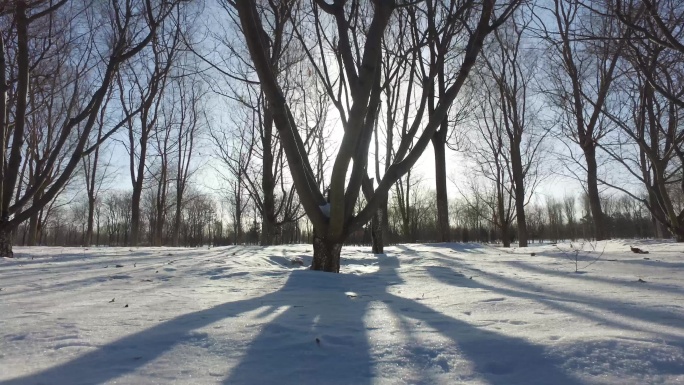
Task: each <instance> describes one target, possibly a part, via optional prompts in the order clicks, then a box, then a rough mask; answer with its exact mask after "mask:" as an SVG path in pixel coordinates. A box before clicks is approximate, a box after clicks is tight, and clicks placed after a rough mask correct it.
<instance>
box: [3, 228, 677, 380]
mask: <svg viewBox="0 0 684 385" xmlns="http://www.w3.org/2000/svg"><path fill="white" fill-rule="evenodd" d="M630 246H638V247H640V248H642V249H644V250H648V251H649V254H647V255H644V254H633V253H631V252H630V249H629V247H630ZM386 251H387V253H386V254H383V255H373V254H371V253H370V248H367V247H344V248H343V250H342V253H343V255H342V258H343V260H342V264H343V265H342V274H329V273H321V272H313V271H310V270H308V269H307V268H306V267H307V266H308V265H309V264H310V262H311V253H312V247H311V246H310V245H292V246H271V247H256V246H229V247H223V248H212V249H208V248H203V249H176V248H136V249H129V248H90V249H83V248H46V247H31V248H21V247H16V248H15V255H16V257H17V258H15V259H13V260H10V259H4V260H0V385H19V384H21V385H24V384H88V385H90V384H300V385H309V384H311V385H324V384H354V385H371V384H388V385H389V384H468V385H475V384H477V385H484V384H487V385H515V384H521V385H522V384H525V385H529V384H550V385H578V384H684V282H683V279H682V278H684V245H679V244H675V243H667V242H655V241H651V242H635V241H609V242H599V243H598V244H593V245H590V244H587V243H585V244H572V245H571V244H570V243H564V244H558V245H541V246H534V247H529V248H525V249H503V248H497V247H490V246H483V245H478V244H434V245H397V246H393V247H388V248H386ZM532 253H534V255H531V254H532ZM302 264H303V266H302Z"/></svg>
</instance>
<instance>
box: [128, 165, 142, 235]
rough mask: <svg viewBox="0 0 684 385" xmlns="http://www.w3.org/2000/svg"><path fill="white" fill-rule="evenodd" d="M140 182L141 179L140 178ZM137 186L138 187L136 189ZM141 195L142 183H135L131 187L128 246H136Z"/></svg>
mask: <svg viewBox="0 0 684 385" xmlns="http://www.w3.org/2000/svg"><path fill="white" fill-rule="evenodd" d="M140 182H142V178H140ZM138 186H140V187H139V188H138ZM141 194H142V183H136V184H135V186H134V187H133V195H132V196H131V235H130V238H129V245H130V246H138V241H139V233H140V196H141Z"/></svg>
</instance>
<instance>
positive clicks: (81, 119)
mask: <svg viewBox="0 0 684 385" xmlns="http://www.w3.org/2000/svg"><path fill="white" fill-rule="evenodd" d="M173 6H175V3H174V2H161V3H159V4H157V2H153V1H146V2H145V3H137V2H133V1H123V2H121V1H114V2H112V3H99V4H98V5H97V6H94V7H90V6H89V5H87V4H85V5H82V4H77V3H71V2H67V1H66V0H62V1H59V2H54V3H48V4H46V3H45V2H43V1H35V2H28V1H15V2H11V3H7V2H5V3H3V4H2V5H0V15H2V16H0V17H1V18H2V24H3V25H11V28H12V29H13V31H14V32H16V33H15V34H14V35H12V36H13V37H12V38H11V39H10V40H8V41H5V38H4V36H3V38H2V39H0V40H3V42H2V43H0V57H2V60H0V62H1V63H2V64H0V67H1V68H0V73H1V75H0V77H1V78H0V84H2V85H3V87H4V89H3V90H2V92H0V94H2V95H3V97H0V122H2V123H1V125H0V132H2V134H3V135H1V136H2V138H3V143H2V144H3V145H2V151H3V153H2V156H1V157H0V158H1V159H2V163H3V164H2V165H0V166H2V167H0V169H2V170H3V175H2V178H0V180H1V181H2V182H1V183H2V195H1V197H0V207H1V210H0V211H1V213H0V256H5V257H10V256H12V248H11V241H10V237H9V235H10V233H11V231H12V230H13V229H15V228H16V227H17V226H18V225H19V224H20V223H22V222H23V221H25V220H26V219H28V218H30V217H31V216H33V215H35V214H36V212H38V211H40V210H41V209H43V207H45V206H46V205H47V204H48V203H49V202H50V201H52V200H53V199H54V198H55V196H56V195H57V194H58V193H59V192H60V191H61V190H62V189H63V187H64V186H65V184H66V183H67V182H68V181H69V180H70V179H71V176H72V174H73V172H74V171H75V169H76V168H77V166H78V165H79V164H80V161H81V158H82V156H83V155H84V154H86V153H88V152H89V151H91V150H93V146H91V147H90V148H87V147H86V145H87V142H88V139H89V138H90V133H91V131H92V129H93V127H94V126H95V123H96V121H97V117H98V114H99V112H100V110H101V108H102V105H103V102H104V100H105V98H106V95H107V93H108V91H109V89H110V87H112V84H113V79H114V78H115V77H116V74H117V72H118V69H119V67H120V65H121V64H122V63H125V62H126V61H128V60H129V59H130V58H132V57H134V56H136V55H137V54H138V53H139V52H140V51H142V50H143V49H144V48H145V47H146V46H147V44H148V43H149V42H150V41H151V40H152V38H153V37H154V36H155V35H156V32H157V28H158V26H159V24H160V23H161V22H162V21H163V19H164V18H165V17H166V16H167V15H168V13H169V11H170V9H171V8H172V7H173ZM55 15H60V16H61V17H65V18H67V20H68V22H66V23H65V24H64V28H63V29H62V30H61V31H60V33H62V34H64V35H63V36H66V38H65V39H66V41H69V42H70V44H72V45H78V46H79V50H78V52H79V55H81V56H80V57H74V58H73V63H74V64H73V67H72V68H59V67H54V68H53V70H54V72H53V76H66V77H71V79H73V81H71V82H70V84H71V86H70V87H69V88H68V91H65V92H68V93H69V94H70V95H71V96H70V98H71V100H73V101H74V102H76V103H78V107H77V108H75V109H73V112H71V113H70V114H69V116H68V117H67V118H65V119H64V120H63V124H61V125H60V126H59V128H58V130H57V132H56V133H55V135H56V137H58V139H57V141H56V144H55V145H54V146H53V149H52V150H51V151H50V155H49V156H48V157H47V161H46V162H45V165H44V167H43V169H44V170H45V172H43V173H40V174H39V175H37V176H36V177H35V178H34V183H33V185H32V186H30V187H28V188H26V189H24V190H23V191H22V190H19V193H17V190H16V188H17V182H18V180H19V173H20V170H21V167H20V166H21V163H22V152H23V151H24V148H25V147H24V146H25V138H26V132H27V111H28V106H29V105H28V94H29V92H28V90H29V89H30V87H31V84H32V82H34V81H35V80H36V79H35V77H32V76H31V75H30V73H31V68H33V67H34V66H35V65H36V64H37V62H39V61H41V60H45V57H42V56H38V57H31V54H30V48H29V47H30V46H31V44H33V43H37V44H40V42H39V41H38V40H36V39H33V40H32V38H31V33H30V30H31V28H33V26H35V25H37V24H36V23H39V21H40V20H41V19H43V18H45V17H52V16H55ZM10 20H11V21H10ZM84 28H87V29H88V32H87V33H83V32H84ZM96 28H100V32H98V33H96V32H95V30H96ZM48 41H49V40H48ZM48 41H46V42H48ZM8 48H9V50H13V52H16V56H15V57H16V59H15V60H13V61H11V62H8V61H7V54H8V52H9V50H8ZM8 67H11V68H10V69H9V71H8ZM8 72H9V73H16V77H13V78H12V79H8V78H7V77H6V76H7V74H8ZM83 79H89V80H92V82H91V83H90V84H86V83H87V82H83V81H81V80H83ZM8 80H11V82H8ZM5 85H7V86H5ZM10 89H11V90H13V91H12V93H13V94H14V95H15V97H14V99H13V105H12V106H9V105H8V100H9V99H8V98H7V97H6V96H5V95H7V94H8V93H9V92H8V90H10ZM10 110H11V111H13V114H11V113H9V111H10ZM119 127H120V125H118V124H116V125H114V126H113V127H111V128H110V129H109V130H108V131H107V133H106V134H105V135H103V138H107V137H109V136H111V134H112V132H114V131H116V130H117V129H118V128H119ZM70 139H73V142H72V143H73V145H71V146H67V143H70V141H69V140H70ZM7 143H11V144H10V145H9V146H8V147H7V146H6V145H5V144H7ZM97 145H99V143H97V144H95V145H94V146H97ZM6 148H9V154H6V153H5V149H6ZM66 148H68V150H67V151H68V154H69V155H68V156H67V157H66V158H65V162H64V165H63V168H62V171H60V173H59V175H57V176H56V177H51V175H52V174H51V172H52V170H54V169H55V165H56V164H57V162H58V159H59V158H60V154H62V152H63V151H65V150H66ZM39 191H42V196H40V198H38V199H37V200H36V199H34V198H35V196H36V194H37V193H39ZM15 194H16V195H15ZM15 197H16V200H14V203H12V201H13V198H15ZM29 202H30V203H29Z"/></svg>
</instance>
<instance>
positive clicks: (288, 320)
mask: <svg viewBox="0 0 684 385" xmlns="http://www.w3.org/2000/svg"><path fill="white" fill-rule="evenodd" d="M378 265H379V270H378V271H377V272H375V273H369V274H364V275H353V274H340V275H334V274H328V273H320V272H314V271H308V270H306V271H305V270H295V271H292V272H291V273H290V275H289V277H288V279H287V281H286V282H285V284H284V285H283V286H282V287H281V288H280V289H279V290H277V291H275V292H273V293H269V294H266V295H263V296H261V297H256V298H250V299H246V300H241V301H234V302H228V303H224V304H221V305H217V306H214V307H212V308H209V309H206V310H201V311H197V312H193V313H189V314H184V315H181V316H178V317H175V318H173V319H170V320H167V321H164V322H162V323H160V324H158V325H157V326H154V327H151V328H148V329H146V330H142V331H140V332H137V333H134V334H131V335H128V336H125V337H122V338H120V339H118V340H116V341H112V342H110V343H108V344H105V345H104V346H100V347H98V348H97V349H96V350H94V351H91V352H89V353H86V354H84V355H82V356H79V357H77V358H74V359H72V360H70V361H68V362H66V363H63V364H60V365H57V366H55V367H52V368H49V369H46V370H43V371H40V372H37V373H34V374H30V375H26V376H23V377H19V378H14V379H10V380H5V381H0V385H18V384H34V383H41V382H44V383H65V384H66V383H68V384H99V383H104V382H107V381H113V380H116V379H119V378H120V377H123V376H125V375H128V374H133V373H135V372H136V371H139V370H142V368H143V367H144V366H145V365H148V364H151V365H153V361H155V360H156V359H159V358H160V357H161V356H163V355H164V354H165V353H167V352H170V351H171V350H172V349H174V347H176V346H177V345H179V344H183V343H188V342H189V341H192V340H193V339H196V338H197V336H198V332H197V329H201V328H204V327H206V326H208V325H210V324H213V323H217V322H225V323H230V324H232V323H231V322H230V320H228V319H229V318H231V317H238V316H240V315H241V314H244V313H247V312H258V314H257V316H258V317H266V316H270V317H272V319H271V320H270V321H269V322H266V323H264V324H263V326H262V327H261V328H260V329H259V330H257V331H256V332H257V335H256V337H254V338H253V339H252V340H251V341H250V342H249V345H248V347H247V348H246V351H245V352H244V355H241V356H240V358H239V362H238V364H237V365H236V366H235V367H234V368H233V370H232V371H231V372H230V373H229V374H228V376H227V377H226V378H225V379H224V383H225V384H266V383H281V384H289V383H292V384H305V383H306V384H308V383H317V384H359V385H364V384H371V383H372V382H373V376H374V375H375V374H376V367H377V365H379V364H380V363H379V362H375V361H374V357H373V354H372V352H371V346H370V343H369V335H368V331H369V330H372V329H374V328H376V326H377V325H368V324H366V323H365V320H364V318H365V316H366V314H367V312H368V311H369V307H370V305H371V304H378V303H384V305H383V306H386V307H387V308H388V309H389V310H390V311H392V312H393V313H394V314H395V315H396V316H397V318H398V319H400V320H401V324H402V329H403V332H404V333H405V334H406V339H407V340H408V341H409V343H410V344H411V345H412V346H407V347H404V348H405V349H404V351H406V352H408V357H405V358H406V359H405V360H403V362H412V361H414V360H418V361H419V360H421V359H424V358H422V357H423V356H424V355H425V354H426V352H427V353H428V354H431V353H430V352H434V351H435V350H438V349H439V347H433V346H424V345H423V343H421V342H420V341H421V338H420V336H419V335H413V333H414V331H412V329H411V328H410V327H409V326H408V324H407V322H406V321H407V320H408V319H412V320H417V321H420V322H422V323H424V324H426V325H428V326H429V327H431V328H433V329H434V330H436V332H437V333H439V334H441V335H442V336H443V337H445V338H448V339H449V340H451V341H453V343H454V345H456V348H457V349H456V350H457V351H458V353H459V354H462V355H463V358H464V359H467V360H469V361H470V362H471V363H472V365H473V366H474V370H475V372H476V373H477V375H479V376H482V377H484V379H485V380H486V381H487V383H488V384H490V385H511V384H527V383H529V380H530V378H536V379H539V380H540V381H542V382H544V383H549V384H557V385H576V384H579V383H580V382H578V380H577V379H575V378H574V377H572V376H570V375H569V374H567V373H565V372H564V371H563V370H561V369H560V367H559V364H560V363H559V362H558V361H557V360H555V359H553V358H550V356H549V355H548V354H547V352H545V350H544V347H543V346H540V345H535V344H533V343H530V342H529V341H526V340H524V339H522V338H517V337H511V336H507V335H504V334H500V333H496V332H493V331H488V330H484V329H481V328H478V327H476V326H474V325H471V324H469V323H468V322H466V321H463V320H460V319H456V318H452V317H450V316H447V315H445V314H443V313H441V312H439V311H436V310H434V309H432V308H430V307H428V306H426V305H424V304H422V303H420V302H419V301H418V300H413V299H407V298H403V297H400V296H397V295H395V294H391V293H389V292H388V288H389V287H390V286H393V285H399V284H401V283H403V279H402V278H401V277H400V275H399V273H398V271H397V270H398V268H399V267H400V264H399V260H398V259H397V258H396V257H393V256H384V255H383V256H379V257H378ZM350 291H353V292H354V294H352V293H349V292H350ZM311 303H313V304H315V306H309V307H306V306H305V304H311ZM235 324H238V323H237V322H236V323H235ZM420 332H421V331H416V332H415V333H420ZM199 335H201V334H199ZM204 338H206V337H204ZM238 342H239V341H238ZM229 343H234V341H232V340H231V341H229ZM396 348H397V349H402V347H401V346H396ZM228 351H230V352H233V353H234V349H228ZM224 353H226V354H228V353H227V352H224ZM238 353H239V351H238ZM401 363H402V362H400V364H401ZM439 366H440V367H441V370H442V372H443V374H444V375H446V376H447V377H449V376H450V374H449V372H450V371H451V370H452V368H450V367H449V363H447V362H442V363H440V364H439ZM276 369H277V371H276ZM419 369H420V368H419ZM422 369H424V368H422ZM428 372H429V371H426V370H422V371H421V372H420V373H416V376H418V378H422V379H420V380H419V382H421V383H432V382H434V381H432V380H431V379H430V378H424V376H429V374H426V373H428ZM459 375H460V373H458V372H455V373H454V374H453V376H454V381H455V379H456V378H458V377H459ZM421 376H423V377H421ZM274 381H275V382H274Z"/></svg>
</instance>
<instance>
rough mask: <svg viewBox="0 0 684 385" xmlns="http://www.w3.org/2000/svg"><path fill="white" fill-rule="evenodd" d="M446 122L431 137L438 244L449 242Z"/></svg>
mask: <svg viewBox="0 0 684 385" xmlns="http://www.w3.org/2000/svg"><path fill="white" fill-rule="evenodd" d="M447 129H448V122H447V120H446V119H445V120H444V121H442V124H441V125H440V129H439V130H437V131H435V135H434V136H433V137H432V146H433V148H434V151H435V192H436V195H437V235H438V240H439V242H449V241H451V237H450V227H449V197H448V195H447V175H446V139H447Z"/></svg>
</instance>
